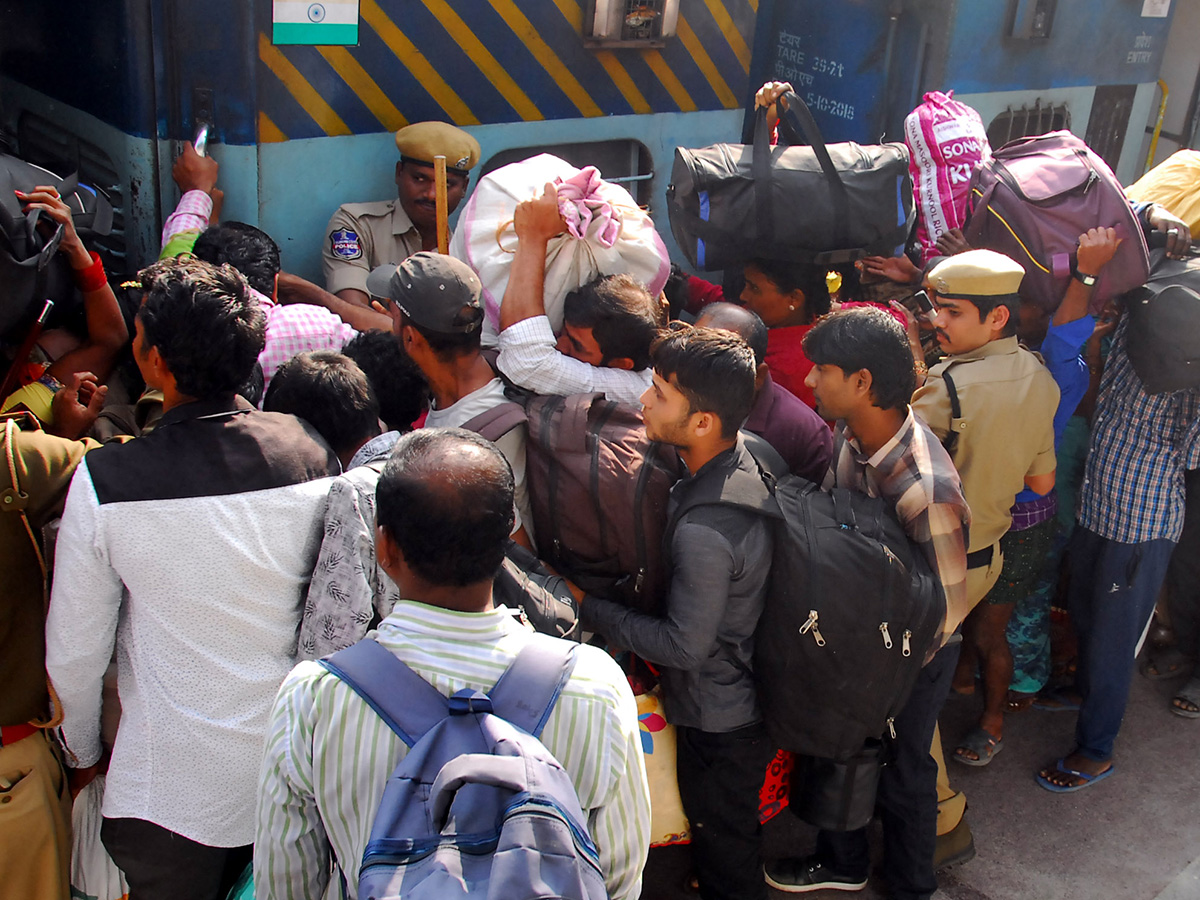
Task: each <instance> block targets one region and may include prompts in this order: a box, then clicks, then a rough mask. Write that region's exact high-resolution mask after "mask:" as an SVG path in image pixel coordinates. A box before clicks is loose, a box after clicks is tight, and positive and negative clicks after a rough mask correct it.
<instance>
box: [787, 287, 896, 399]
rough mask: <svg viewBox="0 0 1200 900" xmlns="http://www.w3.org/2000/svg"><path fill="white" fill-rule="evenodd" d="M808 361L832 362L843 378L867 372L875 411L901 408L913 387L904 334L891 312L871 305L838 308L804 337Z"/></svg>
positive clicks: (827, 364) (816, 363) (823, 363)
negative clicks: (842, 373) (840, 371)
mask: <svg viewBox="0 0 1200 900" xmlns="http://www.w3.org/2000/svg"><path fill="white" fill-rule="evenodd" d="M804 355H805V356H807V357H808V359H809V361H810V362H812V363H813V365H817V366H837V367H838V368H839V369H841V370H842V371H843V372H845V373H846V375H847V376H849V375H853V374H854V373H855V372H858V371H861V370H862V369H866V370H867V371H868V372H870V373H871V399H872V402H873V403H874V405H875V406H878V407H879V408H880V409H905V408H906V407H907V406H908V403H909V401H910V400H911V399H912V395H913V391H915V390H916V389H917V373H916V369H915V367H914V366H913V355H912V349H911V348H910V347H909V343H908V334H907V333H906V332H905V330H904V328H903V327H902V326H901V325H900V323H899V322H897V321H896V319H895V318H894V317H893V316H892V315H891V314H890V313H886V312H884V311H883V310H882V309H878V308H877V307H873V306H854V307H850V308H849V309H840V310H838V311H837V312H833V313H830V314H829V315H827V316H825V317H823V318H822V319H821V320H820V321H819V322H817V324H816V325H814V326H813V328H812V330H811V331H809V332H808V334H806V335H805V336H804Z"/></svg>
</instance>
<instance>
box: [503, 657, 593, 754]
mask: <svg viewBox="0 0 1200 900" xmlns="http://www.w3.org/2000/svg"><path fill="white" fill-rule="evenodd" d="M578 650H579V645H578V644H574V643H571V642H570V641H564V640H560V639H559V638H553V637H550V636H548V635H544V634H535V635H533V636H532V638H531V639H530V641H529V643H528V644H526V645H525V646H524V648H522V650H521V652H520V653H518V654H517V658H516V659H515V660H513V663H512V665H511V666H509V667H508V669H507V670H506V671H505V673H504V674H503V675H501V676H500V680H499V681H497V682H496V686H495V687H493V688H492V689H491V690H490V691H488V697H490V698H491V701H492V710H493V711H494V712H495V714H496V715H498V716H500V718H502V719H505V720H506V721H508V722H511V723H512V724H513V725H516V726H517V727H518V728H520V729H522V730H524V731H527V732H529V733H530V734H532V735H533V736H534V737H539V736H540V735H541V733H542V729H543V728H545V727H546V720H547V719H548V718H550V711H551V710H553V709H554V704H556V703H557V702H558V697H559V695H560V694H561V693H562V690H563V688H564V687H565V686H566V684H567V680H568V679H569V678H570V677H571V672H573V671H574V669H575V655H576V653H577V652H578Z"/></svg>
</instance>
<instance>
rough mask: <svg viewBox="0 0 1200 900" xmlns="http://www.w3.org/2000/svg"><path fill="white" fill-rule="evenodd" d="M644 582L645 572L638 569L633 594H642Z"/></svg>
mask: <svg viewBox="0 0 1200 900" xmlns="http://www.w3.org/2000/svg"><path fill="white" fill-rule="evenodd" d="M645 582H646V570H645V569H638V573H637V580H636V581H634V583H633V591H634V593H635V594H640V593H641V592H642V585H643V584H645Z"/></svg>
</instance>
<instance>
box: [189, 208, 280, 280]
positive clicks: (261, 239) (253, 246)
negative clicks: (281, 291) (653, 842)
mask: <svg viewBox="0 0 1200 900" xmlns="http://www.w3.org/2000/svg"><path fill="white" fill-rule="evenodd" d="M192 253H193V254H194V255H195V257H196V259H202V260H204V261H205V262H207V263H212V264H213V265H214V266H219V265H221V264H222V263H228V264H229V265H231V266H233V267H234V268H235V269H237V270H238V271H239V272H241V273H242V274H243V275H245V276H246V281H248V282H249V283H250V287H252V288H254V289H255V290H256V291H258V292H259V293H260V294H265V295H266V296H268V297H273V296H274V295H275V276H276V275H278V274H279V271H280V262H279V245H278V244H276V243H275V241H273V240H272V239H271V236H270V235H269V234H267V233H266V232H265V231H262V230H261V229H258V228H255V227H254V226H253V225H247V224H246V223H245V222H221V223H220V224H219V225H210V226H209V227H208V228H205V229H204V230H203V231H202V232H200V236H199V237H197V238H196V244H195V246H194V247H192Z"/></svg>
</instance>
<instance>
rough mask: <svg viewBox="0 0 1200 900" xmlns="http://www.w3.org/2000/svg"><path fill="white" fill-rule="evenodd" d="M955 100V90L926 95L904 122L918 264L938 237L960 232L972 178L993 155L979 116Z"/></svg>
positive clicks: (927, 257)
mask: <svg viewBox="0 0 1200 900" xmlns="http://www.w3.org/2000/svg"><path fill="white" fill-rule="evenodd" d="M953 97H954V92H953V91H951V92H950V93H948V94H943V93H942V92H941V91H933V92H931V93H928V94H926V95H925V98H924V102H922V103H921V105H920V106H918V107H917V108H916V109H914V110H913V111H912V112H911V113H909V114H908V116H907V117H906V118H905V119H904V141H905V143H906V144H908V150H909V163H908V169H909V172H911V173H912V181H913V194H914V195H915V198H916V202H917V240H918V241H920V242H921V262H922V263H926V262H928V261H929V260H930V259H932V258H933V257H934V256H937V255H938V251H937V239H938V238H939V237H941V236H942V234H944V233H945V232H947V231H950V230H951V229H954V228H962V226H963V223H964V222H965V221H966V214H967V201H968V199H969V197H970V192H971V175H972V174H973V173H974V171H975V169H976V167H977V166H978V165H979V164H980V163H981V162H983V161H984V160H987V159H990V158H991V155H992V148H991V145H990V144H989V143H988V138H987V131H986V130H985V129H984V127H983V120H982V119H980V117H979V113H977V112H976V111H975V110H973V109H972V108H971V107H969V106H967V105H966V104H965V103H960V102H958V101H957V100H955V99H953Z"/></svg>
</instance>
